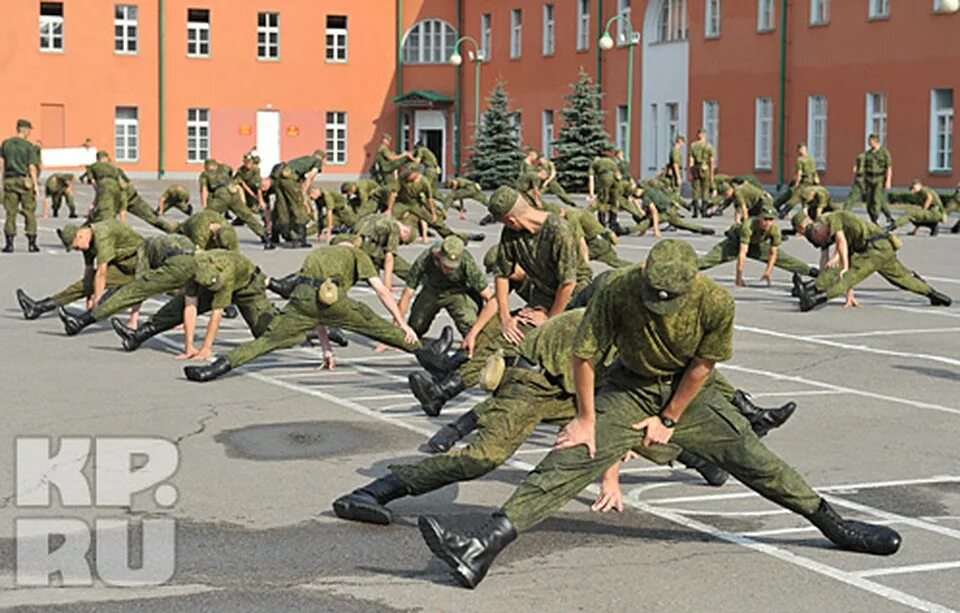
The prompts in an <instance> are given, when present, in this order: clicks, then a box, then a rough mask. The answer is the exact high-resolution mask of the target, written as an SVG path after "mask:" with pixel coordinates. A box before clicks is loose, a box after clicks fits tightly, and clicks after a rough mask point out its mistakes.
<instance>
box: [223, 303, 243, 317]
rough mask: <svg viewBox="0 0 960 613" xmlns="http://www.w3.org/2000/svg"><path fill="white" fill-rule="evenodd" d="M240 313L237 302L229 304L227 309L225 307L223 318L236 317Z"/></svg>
mask: <svg viewBox="0 0 960 613" xmlns="http://www.w3.org/2000/svg"><path fill="white" fill-rule="evenodd" d="M239 315H240V310H239V309H238V308H237V305H235V304H228V305H227V306H226V308H225V309H223V318H224V319H236V318H237V317H238V316H239Z"/></svg>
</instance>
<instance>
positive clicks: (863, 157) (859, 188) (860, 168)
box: [843, 153, 867, 211]
mask: <svg viewBox="0 0 960 613" xmlns="http://www.w3.org/2000/svg"><path fill="white" fill-rule="evenodd" d="M866 163H867V154H866V153H861V154H859V155H858V156H857V161H856V162H854V164H853V183H851V184H850V193H849V194H848V195H847V199H846V200H844V201H843V210H844V211H849V210H852V209H853V207H855V206H856V205H857V204H858V203H860V202H863V200H864V197H863V192H864V186H863V176H864V172H865V169H866Z"/></svg>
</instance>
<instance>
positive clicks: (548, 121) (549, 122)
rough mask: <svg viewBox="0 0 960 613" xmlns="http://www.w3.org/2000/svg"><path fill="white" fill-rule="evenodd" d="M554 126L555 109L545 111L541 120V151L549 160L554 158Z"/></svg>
mask: <svg viewBox="0 0 960 613" xmlns="http://www.w3.org/2000/svg"><path fill="white" fill-rule="evenodd" d="M554 126H555V124H554V120H553V109H544V111H543V117H542V119H541V131H540V151H542V152H543V156H544V157H546V158H548V159H549V158H552V157H553V141H554V139H555V138H556V136H555V134H554Z"/></svg>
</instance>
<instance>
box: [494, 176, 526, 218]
mask: <svg viewBox="0 0 960 613" xmlns="http://www.w3.org/2000/svg"><path fill="white" fill-rule="evenodd" d="M518 198H520V192H518V191H517V190H515V189H513V188H512V187H509V186H506V185H503V186H500V187H498V188H497V189H496V191H494V192H493V195H491V196H490V201H489V204H487V210H488V211H490V214H491V215H493V218H494V219H496V220H497V221H501V220H502V219H503V218H504V217H506V216H507V213H509V212H510V211H512V210H513V207H514V205H516V204H517V199H518Z"/></svg>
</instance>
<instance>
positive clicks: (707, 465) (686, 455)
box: [677, 449, 730, 487]
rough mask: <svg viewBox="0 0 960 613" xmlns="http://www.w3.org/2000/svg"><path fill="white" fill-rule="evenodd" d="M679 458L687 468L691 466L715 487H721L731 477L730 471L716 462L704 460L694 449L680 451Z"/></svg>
mask: <svg viewBox="0 0 960 613" xmlns="http://www.w3.org/2000/svg"><path fill="white" fill-rule="evenodd" d="M677 460H678V461H679V462H680V463H681V464H683V465H684V466H686V467H687V468H691V469H693V470H695V471H697V472H698V473H700V476H701V477H703V480H704V481H706V482H707V483H709V484H710V485H712V486H713V487H720V486H721V485H723V484H724V483H726V482H727V479H729V478H730V473H728V472H727V471H725V470H723V469H722V468H720V467H719V466H717V465H716V464H714V463H712V462H708V461H707V460H704V459H703V458H701V457H700V456H698V455H697V454H695V453H693V452H692V451H687V450H686V449H684V450H683V451H681V452H680V455H678V456H677Z"/></svg>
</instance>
